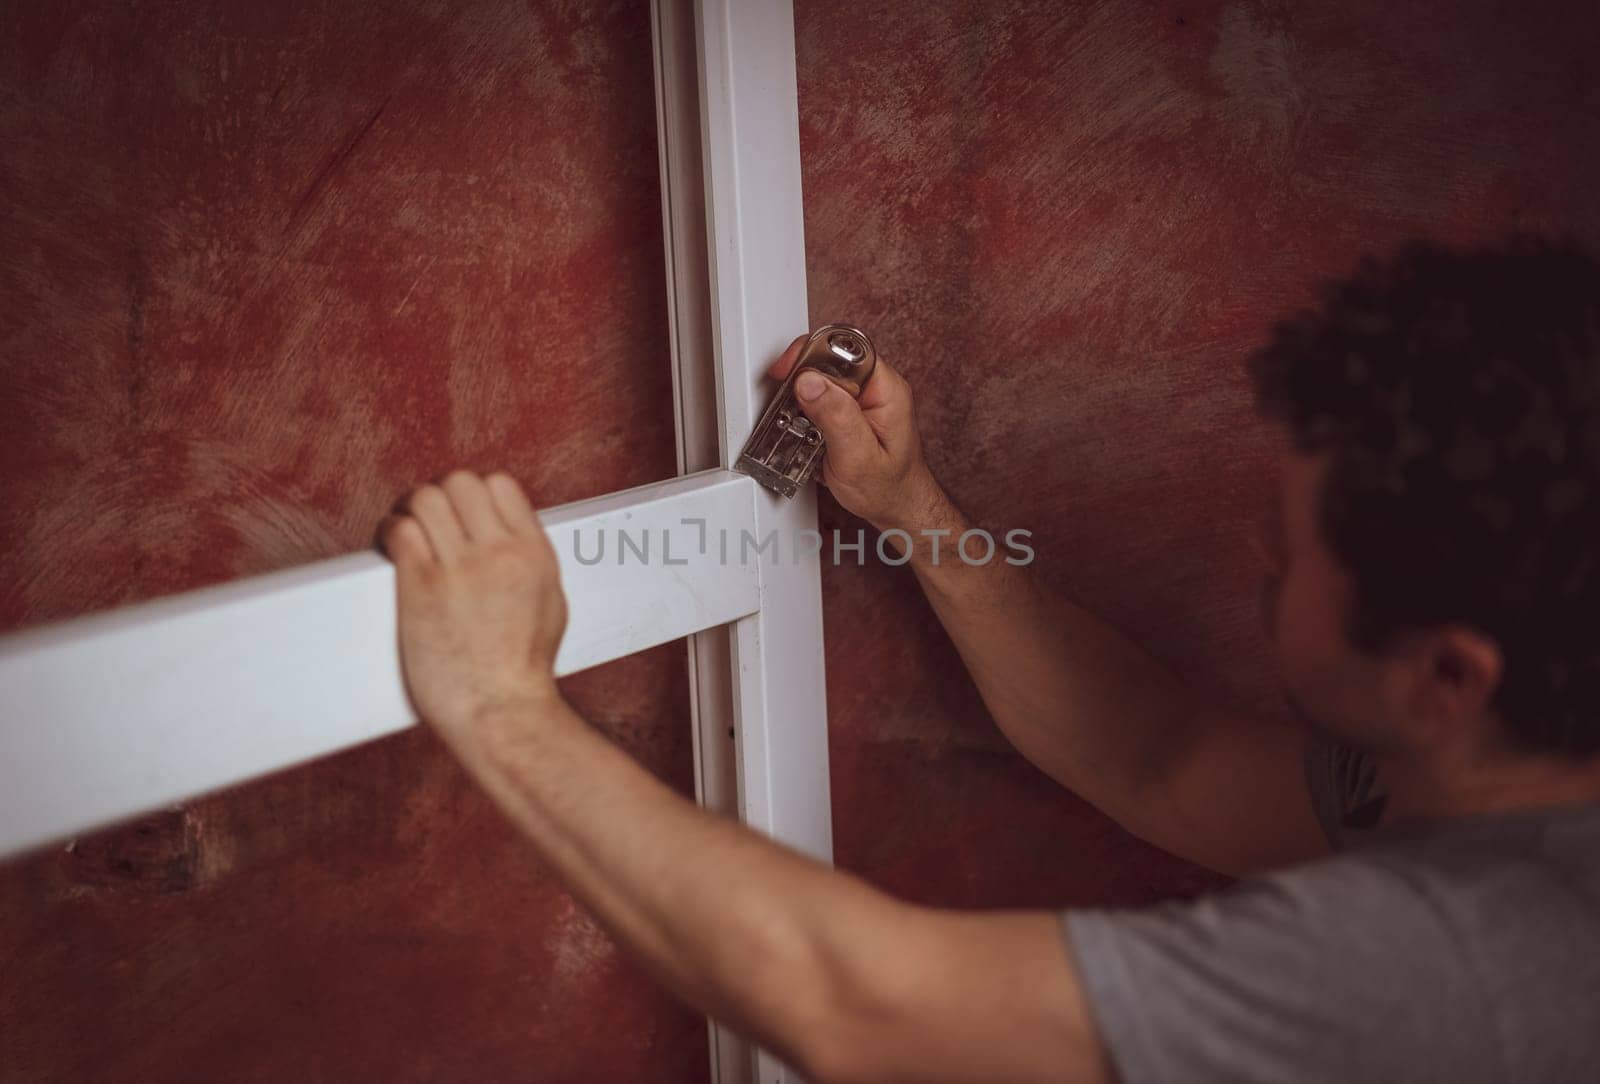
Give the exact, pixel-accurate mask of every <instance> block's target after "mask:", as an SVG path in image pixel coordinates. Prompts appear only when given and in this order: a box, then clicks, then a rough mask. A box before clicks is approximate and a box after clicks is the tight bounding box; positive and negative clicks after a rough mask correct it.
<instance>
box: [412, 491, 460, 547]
mask: <svg viewBox="0 0 1600 1084" xmlns="http://www.w3.org/2000/svg"><path fill="white" fill-rule="evenodd" d="M406 510H407V511H408V512H410V513H411V515H412V516H413V517H415V519H416V521H417V522H418V523H420V524H422V529H423V531H425V532H426V533H427V535H428V542H429V543H430V544H431V545H432V547H433V554H434V557H435V558H437V559H438V560H439V561H441V562H449V561H452V560H454V559H455V558H456V556H457V555H458V554H459V553H460V552H461V548H462V547H463V546H464V545H466V542H467V536H466V532H465V531H463V530H462V528H461V521H460V520H459V519H457V518H456V510H455V506H454V505H453V504H452V503H451V502H450V498H449V497H448V496H446V495H445V492H444V490H442V489H440V488H439V487H438V486H435V485H426V486H420V487H418V488H417V489H416V491H415V492H413V493H412V494H411V497H410V499H409V500H407V501H406Z"/></svg>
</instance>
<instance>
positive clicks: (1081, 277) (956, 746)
mask: <svg viewBox="0 0 1600 1084" xmlns="http://www.w3.org/2000/svg"><path fill="white" fill-rule="evenodd" d="M796 6H797V9H798V11H797V32H798V38H799V70H800V102H801V118H802V130H801V140H802V149H803V155H802V157H803V163H804V184H805V193H806V233H807V238H806V241H807V254H808V270H809V278H810V299H811V314H812V317H813V319H814V321H823V320H835V319H847V320H856V321H860V322H861V323H862V325H863V326H864V327H866V328H868V329H869V330H871V331H872V332H874V333H875V336H876V341H877V344H878V345H879V347H880V348H881V349H882V350H883V351H884V354H885V356H886V357H888V358H889V359H890V360H891V361H893V362H894V363H896V364H897V365H899V366H900V367H901V368H902V369H903V370H904V371H905V372H906V374H907V375H908V376H909V378H910V380H911V381H912V383H913V385H914V387H915V391H916V394H917V397H918V399H917V408H918V413H919V416H920V418H921V421H922V425H923V428H924V432H925V442H926V444H927V451H928V455H929V458H930V460H931V461H932V463H933V465H934V468H935V470H936V471H937V473H938V475H939V476H940V478H941V479H942V480H943V481H944V483H945V484H946V486H947V487H948V488H949V489H950V490H951V492H952V493H953V494H954V496H955V497H956V499H957V500H958V502H959V503H961V504H962V505H963V506H964V507H965V508H966V509H967V510H968V511H969V512H970V513H971V514H972V515H974V516H975V517H977V519H978V520H979V521H980V522H981V523H983V524H985V525H986V526H988V527H990V528H991V529H1007V528H1012V527H1022V528H1027V529H1031V530H1033V531H1034V532H1036V538H1035V540H1034V542H1035V545H1036V548H1037V551H1038V564H1037V567H1038V569H1039V571H1040V572H1041V573H1042V574H1043V575H1044V576H1046V577H1047V578H1049V579H1050V580H1051V581H1052V582H1053V583H1055V584H1057V585H1059V586H1061V587H1062V588H1064V589H1066V590H1068V591H1069V592H1071V593H1072V594H1073V595H1074V596H1075V597H1076V598H1078V599H1079V600H1081V601H1082V602H1084V603H1085V604H1087V605H1089V606H1090V607H1091V608H1093V609H1094V610H1095V611H1096V612H1098V613H1101V614H1102V615H1104V616H1106V617H1108V618H1110V619H1111V620H1113V621H1114V622H1116V623H1117V624H1119V625H1120V626H1121V627H1123V628H1124V629H1126V630H1127V631H1129V632H1130V633H1132V634H1134V635H1135V636H1136V637H1137V638H1139V639H1140V640H1141V641H1142V642H1144V643H1145V644H1146V645H1147V646H1149V647H1150V648H1152V649H1153V650H1154V651H1155V652H1157V653H1158V654H1159V655H1161V656H1162V657H1163V658H1165V659H1167V660H1168V661H1169V662H1171V663H1172V664H1173V665H1175V666H1176V667H1177V668H1178V669H1179V670H1180V671H1181V672H1183V673H1184V674H1185V675H1187V676H1189V677H1191V678H1193V679H1195V680H1197V681H1201V682H1204V683H1205V684H1207V685H1208V686H1210V687H1211V688H1213V689H1215V690H1216V691H1217V692H1219V693H1220V694H1222V695H1226V696H1231V697H1233V698H1235V699H1237V700H1238V701H1239V702H1240V703H1241V704H1246V705H1250V706H1253V707H1255V708H1257V709H1260V710H1265V711H1272V712H1278V711H1279V710H1280V699H1279V695H1278V693H1277V691H1276V685H1275V683H1274V680H1273V675H1272V673H1271V672H1270V669H1269V663H1268V661H1267V656H1266V654H1265V651H1264V646H1263V642H1262V639H1261V635H1260V633H1259V631H1258V628H1257V622H1256V608H1255V602H1254V599H1255V577H1256V573H1257V566H1256V563H1255V560H1254V559H1253V558H1252V557H1251V556H1250V550H1249V545H1248V542H1247V539H1248V537H1249V534H1250V529H1251V526H1250V525H1251V521H1252V517H1254V516H1255V515H1256V514H1257V513H1258V510H1259V508H1260V505H1259V503H1258V501H1259V498H1260V495H1261V494H1262V493H1263V492H1264V487H1265V484H1266V480H1267V478H1268V476H1269V475H1268V470H1269V463H1268V460H1267V458H1266V457H1267V455H1268V454H1269V453H1268V447H1269V445H1268V444H1267V443H1266V441H1265V440H1264V434H1263V433H1262V431H1261V429H1260V427H1259V426H1258V425H1257V424H1256V422H1255V421H1254V419H1253V417H1252V415H1251V411H1250V407H1249V401H1248V392H1247V388H1246V386H1245V384H1244V382H1243V380H1242V373H1241V361H1242V358H1243V356H1244V354H1245V352H1246V351H1247V350H1248V349H1249V347H1250V346H1251V345H1252V344H1254V343H1255V342H1257V341H1258V340H1259V339H1260V338H1261V337H1262V336H1263V334H1264V333H1265V332H1266V330H1267V329H1268V328H1269V326H1270V323H1271V321H1272V319H1273V318H1274V316H1275V314H1277V313H1279V312H1281V311H1283V310H1284V309H1285V308H1286V307H1287V306H1294V305H1299V304H1302V303H1304V302H1306V301H1307V300H1309V299H1310V298H1311V297H1312V296H1313V284H1314V283H1315V282H1316V281H1317V280H1318V279H1320V278H1322V277H1324V276H1328V275H1333V274H1337V273H1340V272H1342V271H1343V270H1345V269H1346V268H1347V267H1348V266H1350V265H1351V263H1352V262H1353V261H1354V260H1355V259H1356V258H1357V257H1358V256H1359V255H1360V254H1362V253H1364V252H1367V251H1382V250H1384V249H1386V248H1388V247H1389V246H1392V245H1394V244H1397V243H1399V242H1401V241H1403V240H1405V239H1408V238H1412V237H1419V236H1427V237H1433V238H1437V239H1443V240H1446V241H1452V242H1458V243H1467V242H1471V241H1476V240H1482V239H1493V238H1495V237H1498V236H1501V235H1503V234H1505V233H1506V232H1507V231H1509V230H1512V229H1515V228H1518V227H1523V228H1529V229H1539V230H1549V231H1554V232H1560V233H1571V234H1572V235H1574V236H1576V237H1578V238H1580V239H1584V240H1587V241H1589V242H1590V243H1600V203H1597V202H1596V200H1595V192H1596V191H1600V81H1597V80H1595V79H1594V77H1593V68H1592V62H1593V57H1594V56H1595V55H1596V51H1597V49H1600V33H1597V23H1600V17H1597V16H1596V13H1595V8H1594V5H1593V4H1592V3H1589V2H1586V0H1579V2H1562V3H1547V4H1539V5H1535V6H1534V8H1510V7H1507V6H1505V5H1503V4H1497V3H1479V2H1474V3H1465V4H1463V3H1457V2H1453V0H1426V2H1407V3H1403V4H1394V3H1385V2H1380V0H1359V2H1356V3H1341V4H1284V3H1279V2H1261V0H1252V2H1215V0H1200V2H1193V3H1188V2H1185V3H1172V2H1167V0H1163V2H1159V3H1158V2H1139V3H1134V2H1128V0H1100V2H1084V0H1074V2H1067V3H1062V2H1058V0H1040V2H1035V3H988V2H984V0H934V2H929V3H917V4H901V5H887V6H886V5H878V4H862V3H857V2H846V0H798V2H797V5H796ZM823 519H824V522H825V525H829V526H835V527H838V528H840V529H844V530H849V531H853V530H854V529H855V528H857V527H859V526H860V524H859V522H858V521H856V520H853V519H852V518H850V517H849V516H847V515H845V514H844V513H843V512H842V511H840V509H839V508H838V506H837V505H835V504H832V503H831V502H825V503H824V506H823ZM824 605H825V620H826V630H827V647H828V656H827V661H828V699H829V704H830V708H831V715H832V728H833V729H832V767H833V793H834V810H835V816H836V825H835V841H836V852H837V856H838V860H839V862H840V864H841V865H844V866H847V867H850V868H853V869H856V870H858V871H861V872H863V873H865V874H866V875H868V876H869V877H871V878H873V879H874V880H876V881H878V882H879V883H882V884H885V885H887V886H890V887H892V888H896V889H898V890H899V891H901V892H903V893H904V894H906V895H909V896H912V897H914V898H919V899H925V900H930V901H937V902H947V903H972V904H994V905H1001V904H1043V905H1051V904H1057V905H1059V904H1117V903H1137V902H1141V901H1144V900H1149V899H1153V898H1155V897H1158V896H1161V895H1165V894H1168V893H1173V892H1188V891H1192V890H1194V889H1197V888H1200V887H1203V886H1204V885H1206V884H1208V883H1210V881H1209V878H1208V877H1206V876H1205V875H1203V874H1201V873H1200V872H1198V871H1195V870H1192V869H1189V868H1186V867H1184V866H1182V865H1181V864H1179V863H1177V862H1175V861H1173V860H1171V859H1168V858H1166V857H1165V856H1163V855H1161V854H1159V853H1157V852H1155V851H1153V850H1151V849H1149V848H1146V847H1144V846H1141V845H1138V844H1137V843H1136V842H1135V841H1133V840H1131V839H1129V838H1128V837H1126V836H1123V835H1122V834H1120V833H1119V832H1118V831H1116V830H1115V829H1114V828H1113V827H1112V826H1110V825H1109V824H1108V823H1107V822H1105V821H1104V820H1102V819H1100V818H1099V817H1098V816H1097V815H1095V814H1094V813H1093V812H1092V811H1090V810H1088V809H1087V808H1086V807H1085V806H1083V805H1082V804H1080V803H1078V802H1077V801H1075V800H1074V799H1073V798H1072V797H1071V796H1070V795H1068V794H1066V793H1064V792H1062V791H1061V790H1060V789H1059V788H1056V787H1054V786H1053V785H1052V784H1051V783H1050V782H1049V781H1048V780H1046V779H1045V778H1044V777H1043V776H1042V775H1041V774H1039V773H1038V772H1036V771H1034V770H1033V769H1031V768H1030V767H1029V766H1028V765H1027V764H1026V763H1025V762H1023V761H1021V760H1020V759H1019V758H1017V757H1016V756H1015V755H1014V754H1012V753H1011V752H1010V751H1009V750H1008V748H1007V747H1006V746H1005V743H1004V740H1003V738H1002V737H1001V736H1000V735H999V733H998V732H997V731H996V730H995V729H994V728H993V725H992V724H991V723H990V722H989V721H988V719H987V717H986V716H985V713H984V711H983V707H982V704H981V702H980V701H979V700H978V698H977V697H976V695H975V693H974V691H973V689H972V686H971V684H970V682H969V681H968V679H967V678H966V677H965V675H964V673H963V672H962V671H961V669H960V665H959V660H958V659H957V657H956V655H955V653H954V651H953V650H952V649H951V648H950V647H949V645H948V643H947V642H946V640H945V639H944V637H943V636H942V634H941V633H940V632H939V631H938V628H937V624H936V623H935V621H934V619H933V616H932V614H931V612H930V610H929V609H928V607H927V606H926V605H925V604H924V603H923V602H922V600H921V598H920V596H919V594H918V592H917V591H916V588H915V586H914V583H913V581H912V579H911V577H910V576H909V575H907V574H906V573H905V572H904V571H897V570H893V569H885V568H883V567H881V566H878V567H873V566H871V565H870V564H869V566H868V567H866V568H859V569H858V568H855V567H852V566H849V565H846V566H844V567H842V568H836V569H827V570H826V572H825V580H824Z"/></svg>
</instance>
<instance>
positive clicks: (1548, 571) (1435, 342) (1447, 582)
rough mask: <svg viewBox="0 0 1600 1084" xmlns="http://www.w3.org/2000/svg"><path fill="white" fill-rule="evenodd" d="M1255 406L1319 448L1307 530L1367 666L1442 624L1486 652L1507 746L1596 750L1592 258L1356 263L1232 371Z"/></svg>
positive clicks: (1598, 321)
mask: <svg viewBox="0 0 1600 1084" xmlns="http://www.w3.org/2000/svg"><path fill="white" fill-rule="evenodd" d="M1249 368H1250V375H1251V378H1252V380H1253V382H1254V386H1255V394H1256V406H1257V409H1258V410H1259V411H1260V412H1261V413H1262V414H1263V415H1265V416H1266V417H1268V418H1270V419H1272V420H1275V421H1279V422H1283V423H1285V424H1286V426H1287V427H1288V430H1289V435H1290V438H1291V440H1292V442H1293V444H1294V446H1295V447H1296V448H1297V449H1299V450H1300V451H1302V452H1305V453H1313V454H1315V453H1322V452H1328V453H1331V456H1330V464H1329V470H1328V473H1327V474H1326V475H1325V481H1324V485H1323V491H1322V493H1321V495H1320V504H1319V509H1318V512H1319V529H1320V530H1321V532H1322V534H1323V537H1324V538H1325V539H1326V541H1327V543H1328V545H1329V547H1330V548H1331V550H1332V551H1333V552H1334V554H1335V555H1336V556H1337V557H1338V558H1339V560H1340V561H1341V563H1342V564H1343V565H1344V566H1345V567H1346V568H1347V569H1348V571H1349V572H1350V574H1351V576H1352V577H1353V580H1354V583H1355V596H1356V597H1355V600H1354V612H1353V614H1352V615H1351V620H1350V624H1349V628H1348V629H1347V633H1348V635H1349V637H1350V641H1351V642H1352V643H1353V644H1354V645H1356V646H1357V647H1358V648H1359V649H1362V650H1364V651H1367V652H1369V653H1372V654H1377V653H1381V652H1382V651H1383V650H1384V649H1385V648H1386V647H1387V646H1388V645H1389V644H1391V643H1392V641H1393V637H1394V636H1395V635H1396V634H1397V633H1399V632H1401V631H1403V630H1410V629H1427V628H1432V627H1438V626H1440V625H1442V624H1445V623H1447V622H1461V623H1465V624H1469V625H1471V626H1472V627H1474V628H1477V629H1479V630H1480V631H1482V632H1483V633H1485V634H1487V635H1489V636H1490V637H1492V638H1493V639H1494V640H1495V641H1496V642H1497V643H1498V644H1499V645H1500V649H1501V652H1502V655H1503V656H1504V659H1505V673H1504V675H1503V680H1502V682H1501V685H1500V687H1499V688H1498V690H1497V691H1496V693H1495V697H1494V701H1493V706H1494V707H1495V709H1496V711H1497V713H1498V715H1499V716H1500V717H1501V719H1502V720H1503V721H1504V723H1505V725H1506V727H1507V728H1508V730H1509V731H1510V733H1511V735H1512V737H1513V739H1514V740H1515V741H1516V742H1517V743H1518V744H1519V745H1520V746H1521V747H1522V748H1524V749H1527V750H1530V751H1540V752H1548V753H1557V754H1564V755H1569V756H1582V755H1586V754H1590V753H1594V752H1597V751H1600V263H1597V262H1596V261H1595V259H1594V258H1593V257H1592V256H1590V255H1588V254H1586V253H1585V252H1583V251H1581V250H1580V249H1578V248H1576V247H1574V246H1572V245H1570V244H1566V243H1553V242H1549V241H1543V240H1539V239H1534V238H1518V239H1516V240H1514V241H1511V242H1509V243H1508V244H1506V245H1505V246H1504V247H1501V248H1496V249H1492V250H1489V249H1485V250H1478V251H1471V252H1458V251H1451V250H1447V249H1444V248H1440V247H1437V246H1433V245H1427V244H1415V245H1412V246H1410V247H1407V248H1406V249H1404V250H1403V251H1402V252H1401V253H1400V254H1399V255H1398V256H1397V257H1396V258H1394V259H1393V260H1390V261H1386V262H1383V261H1377V260H1373V259H1368V260H1366V261H1364V262H1363V263H1362V264H1361V266H1360V268H1359V269H1358V270H1357V272H1356V273H1355V274H1354V275H1353V276H1351V277H1350V278H1348V279H1346V280H1344V281H1341V282H1338V283H1335V284H1333V285H1332V286H1330V287H1328V288H1327V290H1326V294H1325V303H1324V305H1323V307H1322V308H1321V309H1320V310H1319V311H1307V312H1303V313H1300V314H1298V315H1296V316H1294V317H1293V318H1291V319H1290V320H1288V321H1286V322H1284V323H1282V324H1280V325H1278V327H1277V328H1276V329H1275V331H1274V334H1273V337H1272V339H1271V341H1270V342H1269V343H1268V345H1267V346H1265V347H1264V348H1263V349H1261V350H1259V351H1258V352H1256V353H1255V354H1254V355H1253V356H1252V358H1251V359H1250V365H1249Z"/></svg>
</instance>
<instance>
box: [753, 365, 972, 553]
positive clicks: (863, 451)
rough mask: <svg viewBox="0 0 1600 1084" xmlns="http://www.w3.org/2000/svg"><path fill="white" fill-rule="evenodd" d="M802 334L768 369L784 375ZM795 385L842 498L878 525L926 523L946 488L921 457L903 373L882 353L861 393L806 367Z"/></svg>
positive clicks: (825, 480)
mask: <svg viewBox="0 0 1600 1084" xmlns="http://www.w3.org/2000/svg"><path fill="white" fill-rule="evenodd" d="M805 341H806V336H804V335H802V336H800V337H799V338H798V339H796V340H795V341H794V342H793V343H791V344H790V345H789V349H787V350H785V351H784V352H783V356H782V357H780V358H779V359H778V360H777V361H775V362H773V363H772V365H771V367H770V368H769V369H768V370H767V372H768V374H769V375H770V376H772V377H773V378H774V379H777V380H783V379H784V378H786V377H787V376H788V375H789V371H790V370H791V369H793V368H794V363H795V360H796V359H797V358H798V357H799V356H800V348H801V346H802V345H804V343H805ZM794 391H795V399H796V400H797V401H798V402H799V404H800V409H801V410H802V411H804V412H805V415H806V417H808V418H810V419H811V421H812V422H813V423H814V424H815V425H816V427H817V428H818V429H820V430H822V435H823V438H824V439H825V440H826V441H827V447H826V450H825V451H824V453H823V459H822V484H823V485H825V486H827V487H828V489H829V491H830V492H832V493H833V495H834V497H835V498H837V499H838V501H839V503H840V504H842V505H844V507H845V508H846V509H847V510H849V511H851V512H854V513H855V514H856V515H858V516H860V517H861V518H862V519H864V520H866V521H867V522H868V523H871V524H872V525H873V526H874V527H877V528H878V529H879V530H888V529H890V528H895V527H898V528H900V529H901V530H905V531H911V532H915V531H917V530H918V529H920V528H921V527H924V526H927V525H928V524H927V523H925V522H924V521H925V520H927V519H928V518H930V516H931V515H932V514H933V510H934V509H936V508H938V507H939V506H940V505H941V504H942V503H943V493H942V491H941V490H940V489H939V484H938V483H937V482H936V481H934V478H933V474H932V473H931V472H930V471H929V470H928V466H927V464H926V463H925V462H924V461H923V458H922V442H921V439H920V438H919V437H918V435H917V422H916V418H915V417H914V416H913V414H912V411H911V385H909V384H907V383H906V379H905V377H903V376H901V375H900V374H899V373H898V372H896V371H895V369H894V368H893V367H892V366H891V365H890V364H889V363H888V362H886V361H884V360H883V358H881V357H880V358H879V359H878V364H877V366H876V368H874V369H873V371H872V378H871V379H870V380H868V381H867V386H866V389H865V390H864V391H862V393H861V398H860V399H859V400H857V399H855V398H854V397H852V396H851V394H850V393H849V392H847V391H845V390H844V389H843V388H841V387H840V386H839V385H837V384H835V383H834V382H833V381H831V380H829V379H828V378H826V377H824V376H822V375H821V374H819V373H803V374H801V376H800V378H799V379H798V380H796V381H795V388H794Z"/></svg>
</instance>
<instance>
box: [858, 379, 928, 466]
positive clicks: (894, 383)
mask: <svg viewBox="0 0 1600 1084" xmlns="http://www.w3.org/2000/svg"><path fill="white" fill-rule="evenodd" d="M859 402H860V403H861V411H862V413H863V415H865V417H866V419H867V424H868V425H870V426H871V427H872V431H873V432H874V433H876V434H877V436H878V440H879V442H880V443H882V444H883V446H884V447H885V448H888V449H890V450H893V449H894V446H895V441H896V440H897V439H898V438H899V437H900V436H901V435H904V434H906V433H914V432H915V426H914V424H913V422H912V418H911V384H910V383H909V382H908V381H907V380H906V378H905V377H903V376H901V375H900V371H899V370H898V369H896V368H895V367H894V366H892V365H890V364H889V363H888V362H887V361H884V360H883V359H882V358H879V359H878V364H877V366H876V367H875V368H874V369H873V370H872V377H871V379H869V380H868V381H867V386H866V387H865V388H864V389H862V392H861V398H860V400H859Z"/></svg>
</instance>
